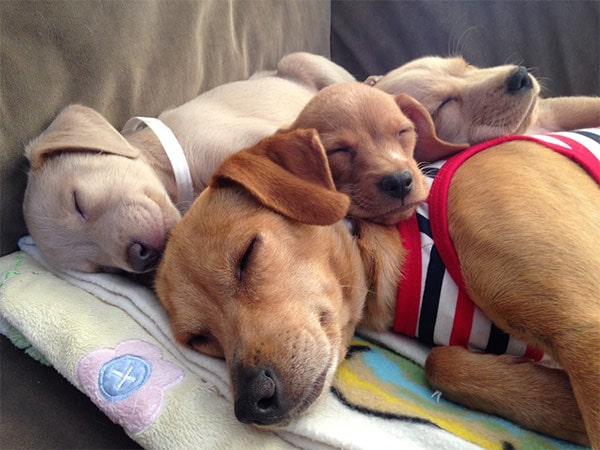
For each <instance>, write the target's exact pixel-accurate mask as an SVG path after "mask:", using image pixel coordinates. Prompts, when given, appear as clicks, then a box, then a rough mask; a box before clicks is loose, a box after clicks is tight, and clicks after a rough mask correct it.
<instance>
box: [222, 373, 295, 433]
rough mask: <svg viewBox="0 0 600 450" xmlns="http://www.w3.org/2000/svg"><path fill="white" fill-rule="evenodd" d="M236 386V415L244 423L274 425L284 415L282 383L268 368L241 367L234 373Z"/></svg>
mask: <svg viewBox="0 0 600 450" xmlns="http://www.w3.org/2000/svg"><path fill="white" fill-rule="evenodd" d="M233 378H234V380H235V381H234V385H235V386H236V393H237V394H236V399H235V416H236V417H237V419H238V420H239V421H240V422H242V423H253V424H256V425H272V424H275V423H278V422H280V421H281V420H282V419H283V418H284V417H283V416H284V413H285V405H284V402H283V400H282V395H281V388H280V383H279V380H278V378H277V376H276V375H275V373H274V372H273V371H272V370H270V369H268V368H266V369H255V368H249V369H240V370H237V371H236V373H235V374H234V375H233Z"/></svg>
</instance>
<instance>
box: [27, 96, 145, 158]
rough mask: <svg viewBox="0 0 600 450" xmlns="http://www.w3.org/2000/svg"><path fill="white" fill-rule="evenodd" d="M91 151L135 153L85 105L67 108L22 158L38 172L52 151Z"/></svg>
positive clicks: (122, 153) (135, 150) (134, 150)
mask: <svg viewBox="0 0 600 450" xmlns="http://www.w3.org/2000/svg"><path fill="white" fill-rule="evenodd" d="M70 151H79V152H81V151H91V152H102V153H111V154H114V155H121V156H125V157H127V158H136V157H137V156H138V155H139V151H138V150H137V149H135V148H134V147H132V146H131V145H130V144H129V142H127V140H125V138H124V137H123V136H121V134H120V133H119V132H118V131H117V130H116V129H115V128H114V127H113V126H111V124H110V123H108V121H107V120H106V119H105V118H104V117H102V116H101V115H100V114H99V113H98V112H96V111H94V110H93V109H91V108H88V107H87V106H82V105H69V106H67V107H66V108H65V109H63V110H62V111H61V112H60V113H59V114H58V116H56V118H55V119H54V121H53V122H52V123H51V124H50V126H49V127H48V128H47V129H46V130H45V131H44V132H43V133H42V134H40V135H39V136H38V137H37V138H36V139H34V140H33V141H31V142H30V143H29V145H28V146H27V148H26V149H25V156H27V158H28V159H29V161H30V162H31V167H32V169H39V168H40V167H41V166H42V165H43V164H44V160H45V158H46V157H47V156H49V155H50V154H52V153H56V152H70Z"/></svg>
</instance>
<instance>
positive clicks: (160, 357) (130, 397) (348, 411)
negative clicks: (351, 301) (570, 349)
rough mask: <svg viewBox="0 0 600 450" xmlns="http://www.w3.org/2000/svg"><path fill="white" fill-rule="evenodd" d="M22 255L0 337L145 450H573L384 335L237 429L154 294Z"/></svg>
mask: <svg viewBox="0 0 600 450" xmlns="http://www.w3.org/2000/svg"><path fill="white" fill-rule="evenodd" d="M20 247H21V249H22V251H19V252H16V253H13V254H10V255H7V256H5V257H2V258H0V332H2V334H4V335H6V336H8V337H9V338H11V339H13V340H17V339H19V340H22V339H23V338H24V339H26V340H27V341H28V342H29V344H30V345H31V346H32V349H31V350H32V351H33V352H34V354H37V355H39V356H38V357H39V358H44V359H45V360H47V361H48V363H49V364H51V365H52V366H53V367H54V368H55V369H56V370H57V371H59V372H60V373H61V374H62V375H63V376H64V377H65V378H67V379H68V380H69V381H70V382H71V383H72V384H73V385H75V386H76V387H77V388H78V389H79V390H80V391H82V392H84V393H85V394H86V395H87V396H88V397H89V398H90V401H92V402H94V403H95V404H96V405H97V406H98V407H99V408H100V409H101V410H102V411H103V412H104V413H105V414H106V415H107V416H108V417H110V419H111V420H113V421H114V422H116V423H118V424H120V425H121V426H122V427H123V428H124V429H125V431H126V432H127V434H128V435H130V436H131V437H132V438H133V439H134V440H135V441H137V442H138V443H139V444H140V445H141V446H143V447H145V448H149V449H167V448H168V449H189V448H228V449H230V448H239V449H265V448H272V449H280V448H306V449H331V448H344V449H375V448H376V449H432V448H443V449H474V448H490V449H509V448H515V449H533V448H544V449H547V448H550V449H552V448H556V449H558V448H574V446H573V445H571V444H567V443H564V442H561V441H557V440H554V439H551V438H548V437H546V436H542V435H539V434H536V433H533V432H530V431H526V430H523V429H521V428H519V427H517V426H515V425H514V424H512V423H510V422H508V421H506V420H503V419H500V418H497V417H492V416H489V415H486V414H483V413H479V412H475V411H471V410H468V409H465V408H462V407H460V406H458V405H456V404H453V403H451V402H448V401H446V400H444V398H443V396H442V395H440V394H439V393H436V392H433V391H432V390H431V388H430V387H429V386H428V384H427V382H426V380H425V375H424V371H423V368H422V366H423V363H424V361H425V358H426V356H427V353H428V349H427V348H426V347H423V346H421V345H420V344H418V343H417V342H416V341H413V340H411V339H409V338H405V337H402V336H399V335H396V334H392V333H389V334H388V333H384V334H368V335H360V336H359V335H357V336H356V337H355V339H354V340H353V342H352V345H351V347H350V350H349V352H348V356H347V358H346V360H345V361H344V362H343V363H342V364H341V366H340V368H339V370H338V372H337V375H336V378H335V381H334V383H333V386H332V388H331V390H330V391H329V392H327V393H326V394H324V395H323V396H322V398H321V399H320V400H319V401H318V402H317V403H316V404H315V405H313V406H312V407H311V408H310V409H309V410H308V411H307V412H306V413H305V414H304V415H303V416H302V417H300V418H299V419H297V420H296V421H294V422H293V423H291V424H290V425H289V426H287V427H285V428H281V429H276V430H261V429H257V428H255V427H252V426H249V425H244V424H241V423H239V422H238V421H237V420H236V419H235V416H234V412H233V403H232V399H231V394H230V391H229V384H228V383H229V381H228V375H227V371H226V368H225V364H224V362H223V361H222V360H218V359H214V358H210V357H207V356H204V355H201V354H199V353H197V352H194V351H192V350H191V349H188V348H185V347H183V346H180V345H178V344H176V343H175V341H174V339H173V337H172V335H171V331H170V328H169V323H168V319H167V316H166V314H165V312H164V310H163V308H162V307H161V305H160V303H159V302H158V300H157V298H156V297H155V295H154V294H153V292H152V291H151V290H150V289H147V288H145V287H143V286H141V285H138V284H136V283H134V282H132V281H130V280H128V279H125V278H123V277H120V276H118V275H111V274H84V273H77V272H60V271H57V270H55V269H53V268H51V267H50V266H49V265H48V264H47V263H46V261H45V260H44V258H43V256H42V255H41V253H40V252H39V250H38V249H37V247H36V246H35V244H34V243H33V241H32V240H31V239H30V238H29V237H25V238H23V239H22V240H21V242H20Z"/></svg>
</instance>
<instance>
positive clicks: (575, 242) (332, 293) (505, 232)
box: [156, 130, 600, 446]
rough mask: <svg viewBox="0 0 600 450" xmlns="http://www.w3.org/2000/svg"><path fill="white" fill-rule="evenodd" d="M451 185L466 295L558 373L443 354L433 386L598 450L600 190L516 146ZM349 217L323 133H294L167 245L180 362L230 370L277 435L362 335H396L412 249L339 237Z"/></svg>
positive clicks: (378, 236) (450, 206) (366, 236)
mask: <svg viewBox="0 0 600 450" xmlns="http://www.w3.org/2000/svg"><path fill="white" fill-rule="evenodd" d="M422 132H423V131H422ZM592 169H594V167H592ZM594 170H596V171H597V172H600V170H599V167H598V166H595V169H594ZM481 174H485V176H483V177H482V176H479V175H481ZM598 176H600V175H598ZM450 181H451V182H450V183H449V193H448V198H447V203H446V204H447V214H446V216H445V217H447V220H448V225H449V237H450V239H451V240H452V242H454V245H455V251H456V257H457V260H458V262H459V264H460V266H461V267H462V270H463V272H462V277H463V281H464V284H465V286H466V290H467V292H468V294H469V295H470V297H471V298H472V300H473V301H474V302H475V304H476V305H477V306H478V307H479V308H481V309H482V310H483V312H484V313H485V314H487V316H489V318H491V319H492V320H493V321H494V323H495V324H496V325H497V326H498V327H500V328H501V329H502V330H504V331H506V332H509V333H511V334H512V335H514V336H515V337H516V338H519V339H521V340H523V341H525V342H526V343H527V344H530V345H534V346H537V347H539V348H541V349H542V350H543V351H544V352H546V353H547V354H548V355H550V356H551V357H552V358H554V360H555V361H557V362H558V363H560V364H561V365H562V367H563V368H564V371H563V370H558V369H550V368H548V367H545V366H543V365H540V364H538V363H534V362H532V361H531V360H529V359H527V358H524V357H520V356H508V355H503V356H496V355H489V354H476V353H470V352H469V351H467V350H465V349H462V348H459V347H438V348H436V349H434V351H433V352H432V353H431V355H430V357H429V359H428V361H427V373H428V377H429V379H430V382H431V383H432V385H433V386H435V387H436V388H437V389H440V390H442V391H443V392H444V393H445V395H447V396H448V397H449V398H451V399H454V400H456V401H458V402H462V403H464V404H466V405H469V406H471V407H473V408H477V409H481V410H484V411H487V412H490V413H493V414H499V415H502V416H504V417H506V418H508V419H510V420H513V421H515V422H517V423H519V424H521V425H523V426H526V427H528V428H531V429H533V430H536V431H539V432H543V433H547V434H550V435H553V436H556V437H559V438H563V439H568V440H572V441H574V442H578V443H584V444H585V443H589V442H590V441H591V442H592V444H593V445H594V446H598V445H600V411H599V405H600V403H599V402H598V399H599V398H600V397H599V396H600V384H599V383H598V382H597V381H598V374H599V373H600V358H598V355H597V354H596V353H594V350H593V349H595V348H597V345H598V342H600V302H599V301H598V299H599V294H600V278H599V277H598V273H600V243H599V241H598V236H600V211H599V206H598V205H600V189H599V188H598V183H597V181H595V180H594V179H593V178H591V177H590V175H589V174H588V173H586V171H584V170H583V169H582V168H581V167H580V166H579V165H578V164H576V163H574V162H573V161H571V160H570V159H568V158H567V157H565V156H563V155H561V154H558V153H556V152H554V151H553V150H550V149H548V148H547V147H546V146H545V145H541V144H540V143H537V142H533V141H523V140H515V141H509V142H504V143H500V144H498V145H496V146H493V147H492V148H489V149H487V150H485V151H482V152H480V153H476V154H473V155H472V156H470V157H469V158H468V159H467V160H466V161H465V162H463V164H462V165H461V166H460V167H459V168H458V169H457V170H456V172H455V174H454V176H453V177H451V179H450ZM431 206H432V204H430V208H431ZM347 207H348V199H347V197H345V196H344V195H343V194H341V193H339V192H337V191H336V190H335V189H334V188H333V179H332V177H331V173H330V169H329V166H328V165H327V161H326V152H325V149H324V148H323V146H322V145H321V143H320V142H319V139H318V135H317V133H316V132H315V131H310V130H296V131H293V132H288V133H281V134H277V135H275V136H273V137H271V138H268V139H266V140H264V141H261V142H260V143H259V144H257V145H256V146H255V147H253V148H250V149H248V150H245V151H242V152H240V153H238V154H236V155H234V156H232V157H230V158H228V159H227V160H226V161H225V162H224V163H223V164H222V165H221V167H220V168H219V170H218V171H217V172H216V174H215V175H214V177H213V179H212V182H211V185H210V187H209V188H208V189H207V190H206V191H204V192H203V193H202V194H201V195H200V197H199V198H198V199H197V200H196V202H195V203H194V205H193V206H192V208H191V210H190V211H189V212H188V214H187V215H186V216H185V217H184V218H183V220H182V221H181V222H180V223H179V224H178V225H177V226H176V227H175V228H174V230H173V232H172V235H171V238H170V240H169V242H168V244H167V248H166V252H165V255H164V259H163V261H162V263H161V265H160V267H159V270H158V274H157V279H156V290H157V292H158V295H159V297H160V300H161V301H162V303H163V304H164V306H165V308H166V309H167V311H168V313H169V315H170V319H171V324H172V328H173V331H174V334H175V337H176V339H177V340H178V341H179V342H180V343H181V344H183V345H189V346H191V347H193V348H195V349H196V350H198V351H199V352H202V353H206V354H209V355H213V356H216V357H222V358H225V360H226V362H227V365H228V369H229V371H230V374H231V383H232V390H233V394H234V400H235V414H236V416H237V418H238V419H239V420H240V421H242V422H248V423H253V424H257V425H283V424H286V423H287V422H289V421H290V420H291V419H293V418H294V417H296V416H297V415H298V414H300V413H301V412H302V411H304V410H305V409H306V408H308V407H309V406H310V404H311V403H312V402H313V401H315V400H316V399H317V398H318V397H319V395H320V394H321V393H322V392H323V391H324V390H326V389H327V387H328V386H329V384H330V382H331V377H332V374H333V373H334V371H335V369H336V367H337V365H338V364H339V362H340V361H341V359H342V358H343V356H344V354H345V352H346V349H347V346H348V344H349V341H350V338H351V336H352V333H353V331H354V330H355V328H356V327H362V328H368V329H374V330H385V329H390V328H392V326H393V325H394V322H397V321H398V320H400V321H402V320H404V314H402V315H401V317H400V318H398V317H396V319H395V318H394V316H395V313H396V309H397V299H398V298H399V299H400V300H401V299H402V298H403V297H404V296H405V295H407V293H406V292H404V291H403V290H402V289H401V290H400V292H398V286H399V282H400V281H401V279H402V276H401V274H402V273H407V272H410V271H411V270H412V269H411V268H410V267H407V266H406V265H405V262H406V261H408V260H409V259H410V258H408V257H409V256H410V252H407V250H406V249H405V245H407V243H408V241H407V240H406V239H404V237H402V238H401V236H400V234H399V231H398V228H397V227H394V226H383V225H377V224H374V223H372V222H367V221H360V220H356V221H354V225H353V226H352V227H350V228H351V230H349V227H348V226H347V224H346V223H345V222H344V221H340V220H341V219H342V218H343V217H344V214H345V212H346V209H347ZM523 208H525V209H523ZM430 213H431V214H434V212H433V211H430ZM432 220H433V219H432ZM409 222H410V220H407V221H404V222H402V224H407V223H409ZM582 417H583V420H582Z"/></svg>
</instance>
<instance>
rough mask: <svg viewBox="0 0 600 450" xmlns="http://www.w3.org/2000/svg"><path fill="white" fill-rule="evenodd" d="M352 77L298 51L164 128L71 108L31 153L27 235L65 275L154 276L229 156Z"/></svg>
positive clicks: (200, 101) (203, 98)
mask: <svg viewBox="0 0 600 450" xmlns="http://www.w3.org/2000/svg"><path fill="white" fill-rule="evenodd" d="M353 79H354V78H353V77H352V76H351V75H350V74H349V73H348V72H346V71H345V70H344V69H342V68H341V67H339V66H337V65H336V64H334V63H332V62H331V61H329V60H327V59H326V58H324V57H321V56H317V55H312V54H308V53H293V54H290V55H288V56H286V57H284V58H283V59H282V60H281V61H280V62H279V64H278V67H277V71H274V72H262V73H259V74H257V75H256V76H253V77H251V78H250V79H249V80H244V81H238V82H233V83H229V84H225V85H222V86H219V87H217V88H215V89H212V90H210V91H208V92H206V93H203V94H202V95H200V96H199V97H197V98H195V99H194V100H192V101H190V102H188V103H186V104H184V105H182V106H179V107H177V108H174V109H171V110H168V111H165V112H163V113H162V114H160V116H159V118H158V119H159V120H156V119H151V118H134V119H132V121H131V122H130V123H128V125H126V129H125V130H124V131H123V133H122V134H121V133H119V132H118V131H117V130H116V129H115V128H113V127H112V126H111V125H110V124H109V123H108V122H107V121H106V119H104V118H103V117H102V116H101V115H100V114H99V113H97V112H96V111H94V110H92V109H90V108H87V107H85V106H81V105H71V106H68V107H67V108H65V109H64V110H63V111H62V112H61V113H60V114H59V115H58V116H57V117H56V119H55V120H54V122H53V123H52V124H51V125H50V126H49V128H48V129H47V130H45V131H44V132H43V133H42V134H41V135H40V136H39V137H38V138H37V139H35V140H33V141H32V142H31V143H30V144H29V145H28V146H27V149H26V151H25V153H26V155H27V158H28V159H29V161H30V163H31V170H30V172H29V179H28V184H27V190H26V193H25V200H24V204H23V210H24V215H25V220H26V223H27V226H28V229H29V232H30V234H31V235H32V236H33V238H34V240H35V242H36V244H37V245H38V246H39V247H40V249H41V250H42V252H43V253H44V255H45V256H46V257H47V259H48V260H49V261H50V262H51V263H52V264H53V265H55V266H57V267H60V268H63V269H74V270H79V271H85V272H95V271H114V270H123V271H127V272H133V273H143V272H147V271H150V270H152V269H153V268H154V267H155V265H156V263H157V261H158V259H159V257H160V255H161V253H162V250H163V247H164V244H165V240H166V237H167V234H168V232H169V231H170V229H171V228H172V227H173V226H174V225H175V223H177V222H178V221H179V219H180V211H184V210H186V209H187V207H189V205H190V204H191V202H192V201H193V199H194V198H195V196H196V195H197V194H198V193H199V192H201V191H202V190H203V189H204V188H205V187H206V185H207V183H208V180H209V178H210V175H211V174H212V172H213V171H214V170H215V169H216V168H217V167H218V165H219V164H220V163H221V161H222V160H223V159H224V158H225V157H226V156H227V155H229V154H230V153H233V152H235V151H237V150H240V149H242V148H245V147H248V146H250V145H252V144H254V143H256V142H257V141H259V140H260V139H261V138H263V137H266V136H268V135H271V134H273V133H275V132H276V130H277V129H278V128H280V127H281V126H283V125H286V124H289V123H291V122H293V120H294V119H295V118H296V116H297V115H298V113H299V112H300V110H301V109H302V108H303V107H304V106H305V104H306V103H307V102H308V101H309V100H310V99H311V98H312V96H313V95H314V94H315V93H316V92H317V91H318V90H320V89H321V88H323V87H325V86H327V85H329V84H332V83H336V82H340V81H351V80H353ZM140 123H145V124H147V125H148V128H142V129H139V124H140Z"/></svg>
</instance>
